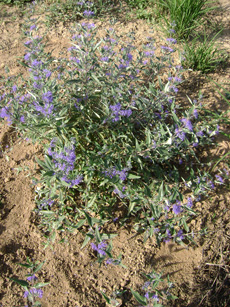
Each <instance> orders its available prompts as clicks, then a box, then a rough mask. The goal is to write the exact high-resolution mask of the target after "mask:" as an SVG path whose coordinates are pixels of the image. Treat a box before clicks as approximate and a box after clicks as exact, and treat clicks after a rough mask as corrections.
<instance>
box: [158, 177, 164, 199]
mask: <svg viewBox="0 0 230 307" xmlns="http://www.w3.org/2000/svg"><path fill="white" fill-rule="evenodd" d="M163 197H164V181H162V183H161V185H160V188H159V192H158V199H159V201H162V199H163Z"/></svg>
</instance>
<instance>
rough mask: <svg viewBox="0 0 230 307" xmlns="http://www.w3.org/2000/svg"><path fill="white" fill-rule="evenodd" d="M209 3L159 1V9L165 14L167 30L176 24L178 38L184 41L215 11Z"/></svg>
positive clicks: (173, 0)
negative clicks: (208, 14) (207, 15)
mask: <svg viewBox="0 0 230 307" xmlns="http://www.w3.org/2000/svg"><path fill="white" fill-rule="evenodd" d="M209 3H210V2H209V1H207V0H197V1H194V0H159V1H157V7H158V9H160V11H161V12H163V14H164V21H165V22H166V25H167V28H171V25H172V24H174V25H175V27H174V31H175V35H176V37H177V38H178V39H183V38H188V37H189V36H190V34H191V33H192V32H193V30H194V29H195V28H197V27H199V26H200V25H201V24H202V18H203V17H204V16H205V15H206V14H207V13H208V12H209V11H211V10H213V9H214V7H210V6H208V4H209ZM165 15H166V16H165Z"/></svg>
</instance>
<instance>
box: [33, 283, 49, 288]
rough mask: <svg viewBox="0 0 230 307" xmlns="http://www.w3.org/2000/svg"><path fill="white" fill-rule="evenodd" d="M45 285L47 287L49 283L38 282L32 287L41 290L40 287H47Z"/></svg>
mask: <svg viewBox="0 0 230 307" xmlns="http://www.w3.org/2000/svg"><path fill="white" fill-rule="evenodd" d="M47 285H49V282H39V283H37V284H36V285H34V288H37V289H38V288H42V287H45V286H47Z"/></svg>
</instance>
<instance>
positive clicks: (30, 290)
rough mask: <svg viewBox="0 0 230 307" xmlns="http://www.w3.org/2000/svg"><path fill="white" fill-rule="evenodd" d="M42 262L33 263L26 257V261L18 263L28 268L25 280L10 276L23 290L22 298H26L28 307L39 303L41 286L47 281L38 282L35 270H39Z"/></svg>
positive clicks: (41, 295)
mask: <svg viewBox="0 0 230 307" xmlns="http://www.w3.org/2000/svg"><path fill="white" fill-rule="evenodd" d="M43 264H44V262H42V263H40V264H38V263H37V262H35V263H33V262H31V261H30V259H29V258H27V261H26V263H19V265H20V266H22V267H25V268H27V269H28V270H29V274H27V275H26V280H23V279H18V278H10V279H11V280H12V281H14V282H16V283H17V284H19V285H20V286H21V287H22V288H23V290H24V295H23V296H24V298H25V299H26V301H27V303H28V305H26V306H28V307H34V306H39V307H41V306H42V305H41V303H40V302H39V301H38V300H37V299H39V298H42V297H43V290H42V288H43V287H45V286H47V285H48V284H49V283H48V282H45V283H42V282H38V277H37V272H38V271H40V270H41V268H42V266H43Z"/></svg>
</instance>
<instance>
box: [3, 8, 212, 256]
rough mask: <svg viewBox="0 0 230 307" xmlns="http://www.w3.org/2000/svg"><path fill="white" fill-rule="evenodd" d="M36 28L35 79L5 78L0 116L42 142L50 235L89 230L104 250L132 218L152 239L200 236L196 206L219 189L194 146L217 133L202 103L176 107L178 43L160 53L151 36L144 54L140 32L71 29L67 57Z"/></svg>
mask: <svg viewBox="0 0 230 307" xmlns="http://www.w3.org/2000/svg"><path fill="white" fill-rule="evenodd" d="M85 14H86V13H85ZM86 15H87V16H89V17H90V16H91V15H93V12H92V11H90V10H88V11H87V14H86ZM33 22H34V21H33ZM37 28H38V25H36V24H28V26H27V29H26V31H25V34H26V36H27V40H26V42H25V47H26V49H27V51H26V54H25V56H24V58H23V59H22V62H23V65H25V66H26V67H28V70H29V73H30V76H29V77H28V79H21V81H20V79H18V80H17V86H16V84H15V80H14V79H12V78H10V79H7V80H3V83H4V86H3V87H2V88H1V93H0V94H1V96H0V105H1V109H0V115H1V117H2V118H7V120H8V122H9V123H10V124H11V125H13V126H14V127H16V128H17V129H18V130H19V132H20V133H21V134H23V135H24V137H29V138H31V139H33V140H34V141H39V142H41V143H42V144H43V145H44V154H45V157H44V160H43V161H39V160H38V163H39V164H40V166H41V178H40V180H39V181H38V182H37V187H36V192H37V194H36V202H37V212H38V214H39V216H40V217H41V225H42V227H43V229H44V231H45V234H46V235H49V234H52V237H53V238H54V236H55V233H56V232H57V231H64V230H70V231H72V230H73V229H80V230H81V229H82V227H83V225H85V226H87V229H88V232H87V231H86V233H88V234H89V233H91V236H90V235H88V236H87V237H88V238H87V241H86V243H87V242H89V241H90V240H91V239H92V240H93V239H96V238H97V251H98V248H99V247H98V246H99V245H98V244H102V243H101V242H103V240H104V239H101V241H100V240H99V241H100V242H99V241H98V238H103V234H102V232H103V231H104V230H103V227H104V225H107V224H108V223H114V221H115V219H116V222H117V223H120V224H123V225H124V224H125V223H126V221H127V220H128V219H129V220H132V221H133V224H135V228H136V229H137V231H138V232H140V233H142V232H143V233H145V240H147V239H148V238H149V237H151V236H153V235H155V236H156V238H157V241H158V243H160V242H161V241H168V240H175V241H178V242H182V241H183V239H184V238H185V237H191V238H192V236H190V229H189V227H188V221H189V220H190V219H191V218H192V217H193V216H194V215H195V212H194V211H193V209H192V208H191V207H192V205H193V204H194V202H196V201H197V197H198V196H199V195H200V194H204V193H207V192H208V191H209V190H210V189H212V185H211V183H210V180H211V179H210V176H208V175H205V174H203V173H202V171H201V170H200V168H201V164H200V162H199V159H198V157H197V154H196V150H197V148H202V147H203V146H204V145H207V144H211V143H213V137H214V136H215V135H216V134H217V133H218V127H217V124H216V123H215V122H212V124H210V123H209V122H208V120H205V119H204V118H202V116H201V115H200V109H201V108H202V107H201V106H200V104H198V103H197V102H192V101H190V103H191V104H190V107H188V108H186V109H185V108H183V107H182V106H180V104H178V103H177V102H176V93H177V91H178V88H177V85H178V84H179V83H181V77H180V73H181V70H182V67H181V66H180V65H174V64H173V52H174V49H173V43H176V41H175V40H174V39H173V38H169V39H168V41H167V44H166V45H165V46H162V47H161V56H156V55H155V47H154V41H153V40H152V38H151V37H149V38H148V39H147V40H146V43H145V44H144V45H143V48H142V49H141V50H137V48H136V47H135V45H134V43H135V35H134V34H133V33H132V35H130V36H129V37H128V36H127V38H126V39H125V40H124V39H123V40H121V38H120V37H119V36H117V35H116V33H115V31H114V30H113V29H109V30H108V31H107V34H106V35H105V37H103V38H98V36H97V28H96V26H95V25H94V24H93V23H90V22H84V23H81V24H77V25H76V27H75V28H74V29H73V30H72V32H73V33H72V46H71V47H70V48H69V58H68V59H53V58H51V57H50V55H49V54H46V53H45V52H44V44H43V38H42V37H39V36H37V34H36V29H37ZM182 171H183V173H185V174H186V176H184V178H183V177H182V175H181V174H182ZM182 191H184V192H185V193H186V194H184V195H186V197H183V194H182ZM118 207H119V208H122V212H123V213H122V214H123V215H122V216H120V215H119V216H118V214H117V208H118ZM98 226H100V227H98ZM97 227H98V228H97ZM84 229H85V227H84ZM96 229H97V230H96ZM99 229H100V230H99ZM96 231H97V232H98V233H97V236H96ZM106 238H107V239H108V240H109V239H110V238H111V236H109V235H107V237H106ZM51 241H52V240H51ZM103 244H104V243H103ZM84 245H85V244H84ZM95 246H96V245H94V247H95ZM103 246H104V245H103ZM94 250H96V249H95V248H94ZM102 250H103V251H105V249H102Z"/></svg>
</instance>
